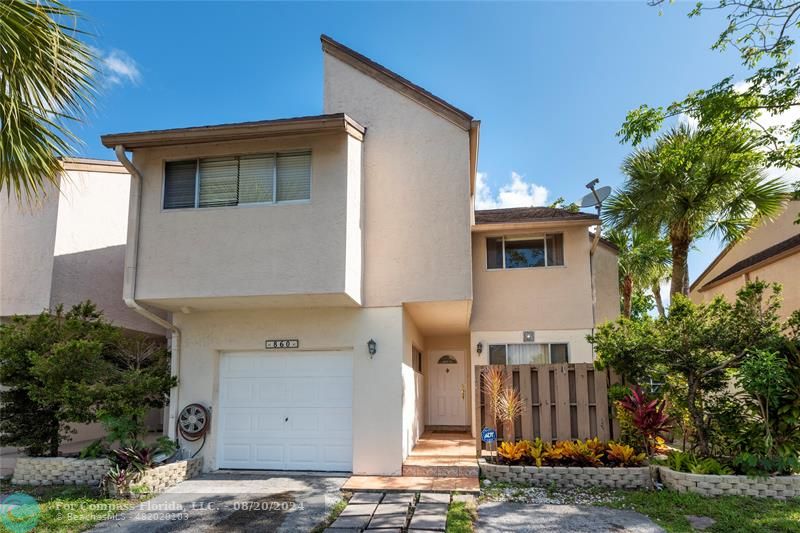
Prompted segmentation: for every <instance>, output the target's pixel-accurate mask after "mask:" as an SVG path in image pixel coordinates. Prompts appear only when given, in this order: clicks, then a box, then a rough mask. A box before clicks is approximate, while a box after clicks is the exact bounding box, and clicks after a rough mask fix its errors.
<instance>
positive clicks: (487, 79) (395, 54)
mask: <svg viewBox="0 0 800 533" xmlns="http://www.w3.org/2000/svg"><path fill="white" fill-rule="evenodd" d="M72 5H73V6H74V7H75V8H76V9H78V10H79V11H81V12H82V13H83V14H84V15H85V16H86V17H87V19H88V20H87V27H88V29H90V30H91V31H93V32H94V33H95V34H96V38H95V40H94V43H93V45H94V46H95V47H96V48H97V49H98V51H99V53H100V54H101V55H102V57H103V58H104V65H105V76H104V80H103V84H102V87H101V90H100V95H99V98H98V103H97V108H96V110H95V111H94V112H92V114H91V115H90V116H89V117H88V120H87V122H86V124H85V125H84V126H81V127H80V128H79V129H78V131H77V133H78V135H79V136H80V137H81V138H82V139H83V140H84V141H85V145H84V146H82V147H81V148H80V153H81V155H85V156H90V157H102V158H111V157H112V156H113V154H112V153H111V151H110V150H108V149H105V148H103V147H102V146H101V145H100V142H99V136H100V135H101V134H103V133H112V132H124V131H137V130H147V129H159V128H170V127H181V126H192V125H204V124H215V123H224V122H236V121H245V120H260V119H268V118H278V117H287V116H298V115H312V114H318V113H320V112H321V109H322V54H321V50H320V44H319V35H320V34H321V33H326V34H328V35H330V36H331V37H333V38H335V39H337V40H339V41H341V42H343V43H344V44H346V45H348V46H350V47H351V48H354V49H356V50H358V51H359V52H361V53H363V54H365V55H367V56H368V57H370V58H372V59H374V60H376V61H378V62H379V63H382V64H383V65H385V66H387V67H388V68H390V69H392V70H394V71H396V72H398V73H399V74H401V75H403V76H405V77H407V78H409V79H410V80H412V81H414V82H415V83H418V84H419V85H421V86H423V87H425V88H426V89H428V90H430V91H431V92H433V93H434V94H436V95H438V96H440V97H442V98H444V99H445V100H447V101H449V102H451V103H452V104H454V105H456V106H457V107H459V108H461V109H463V110H465V111H467V112H468V113H470V114H472V115H474V116H475V117H476V118H478V119H480V120H481V121H482V130H481V147H480V161H479V170H480V172H481V173H482V177H483V179H482V183H483V185H484V188H482V196H481V202H482V205H484V206H492V205H502V204H505V203H508V202H513V201H517V202H520V201H522V202H530V201H537V202H550V201H552V200H554V199H555V198H557V197H559V196H563V197H565V198H566V199H567V200H569V201H573V200H577V199H579V198H580V197H581V196H582V195H583V194H584V193H585V192H587V191H586V189H585V188H584V184H585V183H587V182H588V181H589V180H591V179H593V178H595V177H597V178H600V181H601V183H602V184H604V185H612V186H617V185H619V184H621V183H622V176H621V174H620V172H619V165H620V162H621V161H622V159H623V157H624V156H625V155H626V154H627V153H628V152H629V151H630V147H629V146H624V145H621V144H620V143H619V140H618V139H617V138H616V137H615V135H614V133H615V132H616V131H617V129H618V128H619V126H620V124H621V122H622V121H623V119H624V117H625V113H626V112H627V111H628V110H629V109H631V108H634V107H636V106H638V105H639V104H642V103H652V104H660V103H668V102H669V101H670V100H672V99H675V98H678V97H681V96H683V95H685V94H686V93H687V92H689V91H691V90H694V89H698V88H702V87H706V86H708V85H710V84H712V83H714V82H715V81H718V80H719V79H721V78H722V77H724V76H726V75H730V74H734V75H740V74H741V69H740V67H739V65H738V61H737V57H736V56H735V54H732V53H727V54H721V53H718V52H713V51H711V50H710V49H709V48H710V45H711V43H712V42H713V40H714V38H715V36H716V35H717V33H718V32H719V31H720V29H721V27H722V21H721V20H720V19H719V18H714V17H710V16H707V15H704V16H703V17H700V18H699V19H691V20H690V19H687V17H686V13H687V12H688V11H689V9H691V4H689V3H677V4H675V5H671V6H667V7H666V9H665V10H664V12H663V14H661V15H659V11H658V10H657V9H655V8H651V7H648V6H647V5H646V3H645V2H644V1H643V0H642V1H640V2H548V3H513V4H500V3H465V4H458V3H403V4H395V3H368V4H362V3H339V2H330V3H299V2H296V3H289V4H283V3H255V2H248V3H238V2H236V3H235V2H213V3H211V2H208V3H207V2H130V3H129V2H74V3H73V4H72ZM343 111H350V110H343ZM351 113H352V114H353V115H354V116H355V118H358V117H357V112H356V111H355V110H353V111H351ZM701 247H702V250H701V251H696V252H693V254H692V256H691V260H690V273H691V276H692V279H694V277H695V276H697V275H698V274H699V273H700V271H701V270H702V269H703V268H704V267H705V265H706V264H707V263H708V262H709V261H710V260H711V259H712V258H713V257H714V256H715V255H716V253H717V251H718V249H719V248H718V245H717V244H716V243H714V242H708V241H706V242H703V243H701Z"/></svg>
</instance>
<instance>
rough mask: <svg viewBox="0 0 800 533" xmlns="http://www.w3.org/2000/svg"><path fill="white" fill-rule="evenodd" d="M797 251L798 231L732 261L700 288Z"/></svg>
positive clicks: (711, 285)
mask: <svg viewBox="0 0 800 533" xmlns="http://www.w3.org/2000/svg"><path fill="white" fill-rule="evenodd" d="M797 252H800V233H798V234H797V235H795V236H793V237H789V238H788V239H785V240H783V241H781V242H779V243H777V244H773V245H772V246H770V247H769V248H765V249H763V250H761V251H760V252H758V253H755V254H753V255H751V256H748V257H745V258H744V259H742V260H741V261H739V262H737V263H734V264H733V265H732V266H731V267H730V268H728V269H727V270H725V271H724V272H722V273H720V274H719V275H718V276H716V277H715V278H714V279H712V280H711V281H709V282H708V283H706V284H704V285H703V286H702V287H701V288H700V290H701V291H704V290H706V289H709V288H711V287H713V286H714V285H717V284H718V283H720V282H722V281H725V280H727V279H729V278H731V277H733V276H735V275H737V274H742V273H744V272H747V271H749V270H752V269H753V268H754V267H757V266H759V265H761V264H763V263H765V262H767V261H770V260H775V259H778V258H780V257H784V256H786V255H790V254H793V253H797Z"/></svg>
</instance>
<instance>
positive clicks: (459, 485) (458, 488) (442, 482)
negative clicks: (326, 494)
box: [341, 476, 481, 494]
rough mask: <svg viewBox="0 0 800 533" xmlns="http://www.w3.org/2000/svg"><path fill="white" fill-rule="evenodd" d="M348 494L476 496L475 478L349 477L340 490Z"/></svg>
mask: <svg viewBox="0 0 800 533" xmlns="http://www.w3.org/2000/svg"><path fill="white" fill-rule="evenodd" d="M341 490H345V491H350V492H460V493H466V494H478V493H480V491H481V487H480V483H479V482H478V478H477V476H476V477H461V476H453V477H436V476H350V479H348V480H347V481H346V482H345V484H344V485H342V489H341Z"/></svg>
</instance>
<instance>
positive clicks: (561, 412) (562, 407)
mask: <svg viewBox="0 0 800 533" xmlns="http://www.w3.org/2000/svg"><path fill="white" fill-rule="evenodd" d="M489 368H491V367H490V366H486V365H484V366H476V367H475V369H476V371H475V406H476V408H477V409H478V419H479V422H480V428H484V427H487V426H488V427H495V422H494V417H493V416H492V413H490V412H489V411H490V408H489V405H488V404H487V402H486V401H485V398H484V394H483V390H482V389H483V374H484V372H485V371H486V370H487V369H489ZM498 368H501V369H502V370H503V371H504V373H505V375H506V386H507V387H508V386H513V387H514V389H516V390H518V391H519V392H520V396H521V397H522V402H523V405H524V409H523V413H522V415H521V416H520V417H519V418H518V419H517V420H515V421H514V425H513V435H512V434H511V431H512V428H511V427H510V425H506V426H505V427H502V426H503V424H502V423H501V424H499V425H500V426H501V427H499V428H498V439H499V440H511V439H512V438H513V439H534V438H536V437H540V438H541V439H542V440H543V441H545V442H553V441H556V440H570V439H587V438H592V437H599V438H600V440H603V441H606V440H610V439H613V438H615V436H619V425H618V423H617V421H616V420H615V418H614V414H613V408H612V406H611V405H609V401H608V387H609V386H610V385H612V384H614V383H620V379H619V377H618V376H617V375H616V374H615V373H613V372H610V371H606V370H596V369H595V368H594V365H593V364H592V363H572V364H557V365H508V366H503V365H500V366H498ZM477 433H478V438H477V447H478V450H480V449H481V446H482V442H481V438H480V431H478V432H477Z"/></svg>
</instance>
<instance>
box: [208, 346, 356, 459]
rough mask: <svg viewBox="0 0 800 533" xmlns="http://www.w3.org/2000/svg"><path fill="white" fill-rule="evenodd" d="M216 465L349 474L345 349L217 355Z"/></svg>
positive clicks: (349, 363)
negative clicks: (218, 358) (218, 362)
mask: <svg viewBox="0 0 800 533" xmlns="http://www.w3.org/2000/svg"><path fill="white" fill-rule="evenodd" d="M219 376H220V378H219V408H218V414H217V415H218V417H219V421H218V424H217V427H218V428H219V430H218V431H219V434H218V435H217V439H218V453H217V464H218V466H219V468H238V469H264V470H323V471H342V472H349V471H352V469H353V356H352V353H351V352H341V351H337V352H269V353H266V352H247V353H243V352H235V353H224V354H222V355H221V357H220V373H219Z"/></svg>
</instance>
